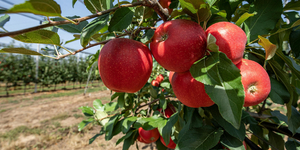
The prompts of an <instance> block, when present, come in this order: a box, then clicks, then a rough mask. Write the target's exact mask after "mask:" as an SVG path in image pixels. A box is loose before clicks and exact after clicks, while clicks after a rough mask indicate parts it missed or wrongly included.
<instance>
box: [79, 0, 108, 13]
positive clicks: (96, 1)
mask: <svg viewBox="0 0 300 150" xmlns="http://www.w3.org/2000/svg"><path fill="white" fill-rule="evenodd" d="M84 3H85V6H86V8H87V9H88V10H89V11H90V12H91V13H93V14H95V13H97V12H99V11H104V10H108V9H110V8H112V1H111V0H84Z"/></svg>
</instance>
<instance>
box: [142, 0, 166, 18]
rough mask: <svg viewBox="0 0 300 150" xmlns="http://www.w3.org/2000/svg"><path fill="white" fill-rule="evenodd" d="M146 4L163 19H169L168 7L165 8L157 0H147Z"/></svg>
mask: <svg viewBox="0 0 300 150" xmlns="http://www.w3.org/2000/svg"><path fill="white" fill-rule="evenodd" d="M144 6H148V7H151V8H152V9H154V11H155V12H156V13H157V14H158V15H159V16H160V17H161V19H162V20H163V21H167V20H168V18H169V11H168V9H165V8H163V7H162V6H161V5H160V4H159V2H158V1H157V0H145V4H144Z"/></svg>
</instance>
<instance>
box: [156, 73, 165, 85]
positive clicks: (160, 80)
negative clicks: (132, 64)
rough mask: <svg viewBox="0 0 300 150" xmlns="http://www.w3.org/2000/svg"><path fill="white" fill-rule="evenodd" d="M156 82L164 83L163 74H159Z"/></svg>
mask: <svg viewBox="0 0 300 150" xmlns="http://www.w3.org/2000/svg"><path fill="white" fill-rule="evenodd" d="M155 80H156V81H158V82H159V83H161V82H163V81H164V76H163V75H162V74H159V75H158V76H157V77H156V79H155Z"/></svg>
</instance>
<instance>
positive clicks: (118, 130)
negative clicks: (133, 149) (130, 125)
mask: <svg viewBox="0 0 300 150" xmlns="http://www.w3.org/2000/svg"><path fill="white" fill-rule="evenodd" d="M123 121H124V119H121V120H118V121H117V122H116V124H115V126H114V129H113V132H112V136H115V135H117V134H119V133H121V131H122V128H123Z"/></svg>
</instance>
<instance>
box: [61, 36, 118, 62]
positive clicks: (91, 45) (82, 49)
mask: <svg viewBox="0 0 300 150" xmlns="http://www.w3.org/2000/svg"><path fill="white" fill-rule="evenodd" d="M112 39H115V38H112ZM112 39H109V40H105V41H101V42H98V43H95V44H90V45H89V46H87V47H84V48H81V49H79V50H77V51H75V52H73V53H68V54H65V55H60V56H58V57H57V58H56V59H61V58H65V57H67V56H69V55H75V54H77V53H79V52H82V51H84V50H86V49H89V48H91V47H94V46H97V45H100V44H105V43H107V42H109V41H110V40H112Z"/></svg>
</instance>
